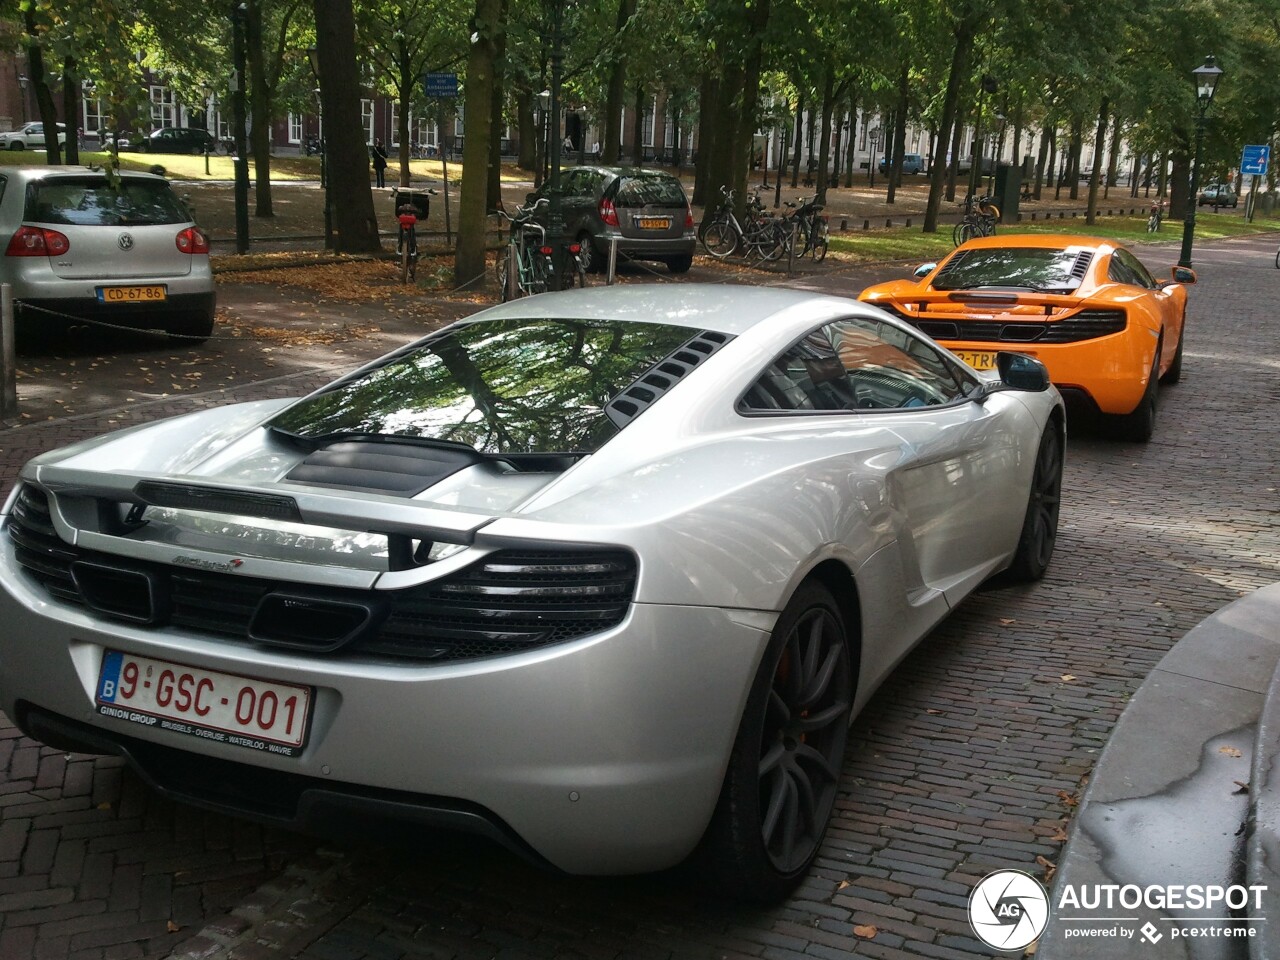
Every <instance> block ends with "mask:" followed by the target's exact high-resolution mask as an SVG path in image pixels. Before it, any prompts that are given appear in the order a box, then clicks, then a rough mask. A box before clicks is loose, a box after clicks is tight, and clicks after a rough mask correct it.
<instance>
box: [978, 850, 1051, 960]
mask: <svg viewBox="0 0 1280 960" xmlns="http://www.w3.org/2000/svg"><path fill="white" fill-rule="evenodd" d="M1048 922H1049V895H1048V894H1047V893H1045V891H1044V887H1042V886H1041V885H1040V881H1039V880H1037V879H1035V877H1033V876H1031V875H1030V874H1026V873H1023V872H1022V871H1021V870H997V871H996V872H995V873H991V874H988V875H987V876H985V877H983V878H982V880H981V881H980V882H979V883H978V885H977V886H976V887H974V888H973V893H971V894H969V926H971V927H972V928H973V932H974V933H975V934H976V935H977V937H978V939H979V940H981V941H982V942H983V943H985V944H986V945H987V946H989V947H994V948H995V949H997V950H1021V949H1023V948H1024V947H1027V946H1030V945H1031V944H1032V943H1034V942H1035V940H1036V938H1037V937H1039V936H1040V934H1041V933H1043V932H1044V927H1045V924H1046V923H1048Z"/></svg>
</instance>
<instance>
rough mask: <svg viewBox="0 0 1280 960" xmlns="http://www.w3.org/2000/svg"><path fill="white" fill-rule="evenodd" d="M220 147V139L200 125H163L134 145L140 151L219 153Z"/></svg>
mask: <svg viewBox="0 0 1280 960" xmlns="http://www.w3.org/2000/svg"><path fill="white" fill-rule="evenodd" d="M218 148H219V141H218V139H217V138H216V137H215V136H213V134H211V133H209V131H208V130H202V129H200V128H199V127H162V128H161V129H159V130H152V131H151V134H150V136H148V137H147V138H146V139H145V140H142V141H141V142H139V143H137V144H135V145H134V149H136V150H138V151H139V152H140V153H205V152H206V151H207V152H208V153H218V152H219V149H218ZM222 152H223V153H225V152H226V150H225V149H223V150H222Z"/></svg>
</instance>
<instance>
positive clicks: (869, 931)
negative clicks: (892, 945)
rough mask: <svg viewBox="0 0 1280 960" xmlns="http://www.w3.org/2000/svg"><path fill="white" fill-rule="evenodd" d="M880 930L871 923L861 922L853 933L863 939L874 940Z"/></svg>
mask: <svg viewBox="0 0 1280 960" xmlns="http://www.w3.org/2000/svg"><path fill="white" fill-rule="evenodd" d="M879 932H880V931H879V930H878V929H876V928H875V927H874V926H872V925H871V924H869V923H860V924H858V925H857V926H855V927H854V928H853V935H854V936H855V937H861V938H862V939H863V940H874V939H875V938H876V934H877V933H879Z"/></svg>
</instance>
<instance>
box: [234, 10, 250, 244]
mask: <svg viewBox="0 0 1280 960" xmlns="http://www.w3.org/2000/svg"><path fill="white" fill-rule="evenodd" d="M232 3H233V6H232V7H231V51H232V52H231V59H232V65H233V68H234V70H235V74H234V78H235V83H234V85H233V87H232V95H231V109H232V117H233V120H232V123H233V125H234V126H235V129H234V130H232V131H231V132H232V135H233V136H234V137H235V139H236V157H235V172H236V180H235V202H236V253H242V254H243V253H248V252H249V158H248V152H249V150H248V138H247V137H246V135H245V112H246V111H245V86H246V84H245V80H246V76H245V74H246V68H247V66H248V50H247V38H246V26H247V23H246V21H247V19H248V16H249V7H248V4H245V3H239V2H236V0H232Z"/></svg>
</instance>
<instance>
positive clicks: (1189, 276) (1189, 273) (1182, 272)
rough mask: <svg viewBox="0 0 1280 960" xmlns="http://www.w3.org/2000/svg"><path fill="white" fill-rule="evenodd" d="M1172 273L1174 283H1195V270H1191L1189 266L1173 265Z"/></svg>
mask: <svg viewBox="0 0 1280 960" xmlns="http://www.w3.org/2000/svg"><path fill="white" fill-rule="evenodd" d="M1172 273H1173V282H1174V283H1195V282H1196V272H1195V271H1194V270H1192V269H1191V268H1190V267H1177V266H1175V267H1173V269H1172Z"/></svg>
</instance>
